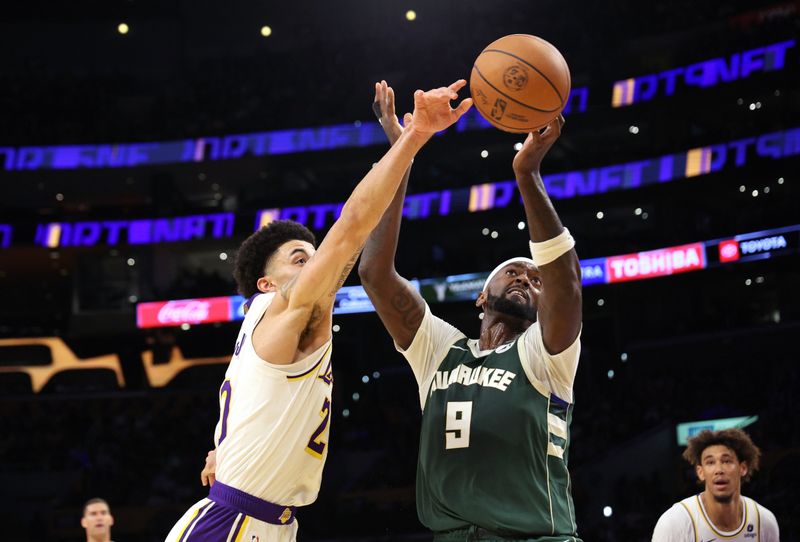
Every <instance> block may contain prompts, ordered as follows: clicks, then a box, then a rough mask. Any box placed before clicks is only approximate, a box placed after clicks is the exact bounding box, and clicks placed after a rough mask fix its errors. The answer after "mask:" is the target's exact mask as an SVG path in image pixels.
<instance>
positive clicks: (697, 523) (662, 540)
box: [653, 495, 780, 542]
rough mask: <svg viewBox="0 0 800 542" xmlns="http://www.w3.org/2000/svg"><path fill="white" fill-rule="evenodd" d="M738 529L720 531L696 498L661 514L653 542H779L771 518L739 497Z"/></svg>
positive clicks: (676, 504) (757, 506)
mask: <svg viewBox="0 0 800 542" xmlns="http://www.w3.org/2000/svg"><path fill="white" fill-rule="evenodd" d="M742 502H743V503H744V506H743V513H742V521H741V523H740V524H739V526H738V527H737V528H736V529H734V530H732V531H721V530H719V529H717V528H716V526H715V525H714V524H713V523H712V522H711V520H710V519H709V517H708V514H706V510H705V507H704V506H703V501H702V499H701V498H700V495H695V496H694V497H689V498H687V499H683V500H682V501H680V502H678V503H675V504H674V505H672V508H670V509H669V510H667V511H666V512H664V514H662V516H661V518H660V519H659V520H658V523H657V524H656V528H655V530H654V531H653V542H712V541H718V542H739V541H742V542H779V540H780V536H779V534H778V522H777V520H776V519H775V516H774V515H773V514H772V512H770V511H769V510H767V509H766V508H764V507H763V506H761V505H760V504H758V503H757V502H756V501H754V500H753V499H750V498H748V497H744V496H743V497H742Z"/></svg>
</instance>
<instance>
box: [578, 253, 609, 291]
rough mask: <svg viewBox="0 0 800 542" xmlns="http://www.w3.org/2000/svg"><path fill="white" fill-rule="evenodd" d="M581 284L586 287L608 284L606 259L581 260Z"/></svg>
mask: <svg viewBox="0 0 800 542" xmlns="http://www.w3.org/2000/svg"><path fill="white" fill-rule="evenodd" d="M581 282H582V283H583V285H584V286H589V285H591V284H603V283H605V282H608V280H607V279H606V258H592V259H590V260H581Z"/></svg>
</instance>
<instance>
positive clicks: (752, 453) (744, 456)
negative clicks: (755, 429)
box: [683, 429, 761, 482]
mask: <svg viewBox="0 0 800 542" xmlns="http://www.w3.org/2000/svg"><path fill="white" fill-rule="evenodd" d="M717 444H719V445H722V446H725V447H727V448H730V449H731V450H733V452H734V453H735V454H736V459H738V460H739V461H740V462H745V463H747V474H746V475H745V476H744V477H743V478H742V479H743V480H744V481H745V482H747V481H748V480H750V475H751V474H752V473H754V472H755V471H757V470H758V467H759V460H760V459H761V450H759V448H758V446H756V445H755V444H753V441H752V440H751V439H750V435H748V434H747V433H745V432H744V431H742V430H741V429H723V430H721V431H710V430H708V429H706V430H704V431H700V432H699V433H697V434H696V435H695V436H693V437H692V438H690V439H689V440H688V442H687V444H686V449H685V450H684V451H683V458H684V459H685V460H686V461H688V462H689V463H690V464H691V465H692V466H693V467H696V466H698V465H700V464H701V463H702V458H703V452H704V451H705V449H706V448H708V447H709V446H714V445H717Z"/></svg>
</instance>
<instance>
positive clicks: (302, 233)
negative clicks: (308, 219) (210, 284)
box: [233, 220, 317, 298]
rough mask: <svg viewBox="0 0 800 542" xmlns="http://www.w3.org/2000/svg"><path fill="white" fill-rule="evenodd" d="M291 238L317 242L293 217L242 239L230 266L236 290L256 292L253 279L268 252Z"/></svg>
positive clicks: (261, 270)
mask: <svg viewBox="0 0 800 542" xmlns="http://www.w3.org/2000/svg"><path fill="white" fill-rule="evenodd" d="M295 239H297V240H300V241H308V242H309V243H311V244H312V245H314V246H315V247H316V246H317V240H316V239H315V237H314V234H313V233H311V230H309V229H308V228H306V227H305V226H303V225H302V224H300V223H298V222H295V221H293V220H275V221H273V222H270V223H269V224H267V225H266V226H264V227H263V228H261V229H260V230H258V231H257V232H255V233H254V234H252V235H251V236H250V237H248V238H247V239H245V240H244V242H243V243H242V245H241V246H240V247H239V251H238V252H237V254H236V263H235V264H234V268H233V278H234V279H235V280H236V289H237V290H238V291H239V293H240V294H241V295H243V296H244V297H245V298H249V297H250V296H252V295H253V294H255V293H256V292H258V287H257V286H256V283H257V282H258V279H260V278H261V277H262V276H264V269H265V268H266V266H267V263H268V262H269V260H270V258H272V255H273V254H274V253H275V251H276V250H278V248H279V247H280V246H281V245H282V244H284V243H285V242H287V241H292V240H295Z"/></svg>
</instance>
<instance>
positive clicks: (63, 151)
mask: <svg viewBox="0 0 800 542" xmlns="http://www.w3.org/2000/svg"><path fill="white" fill-rule="evenodd" d="M587 100H588V89H587V88H585V87H584V88H575V89H573V90H572V92H571V93H570V97H569V99H568V101H567V106H566V107H565V109H564V113H565V114H569V113H576V112H583V111H586V106H587ZM490 126H491V125H490V124H489V123H488V122H486V120H485V119H484V118H483V117H481V116H480V115H479V114H478V113H477V112H476V111H471V112H470V113H468V114H467V115H465V116H464V117H462V118H461V119H460V120H459V121H458V123H457V124H456V126H455V128H454V129H455V131H457V132H463V131H467V130H476V129H484V128H489V127H490ZM385 143H386V135H384V133H383V129H382V128H381V127H380V125H379V124H378V123H376V122H361V121H356V122H354V123H352V124H338V125H333V126H320V127H317V128H295V129H288V130H274V131H270V132H258V133H252V134H235V135H227V136H220V137H199V138H196V139H182V140H176V141H161V142H145V143H115V144H111V143H109V144H99V145H98V144H94V145H54V146H48V147H19V148H15V147H0V165H2V169H4V170H6V171H37V170H45V169H100V168H128V167H137V166H148V165H159V164H172V163H191V162H205V161H213V160H230V159H236V158H242V157H244V156H268V155H281V154H291V153H300V152H313V151H327V150H334V149H344V148H350V147H368V146H371V145H380V144H385Z"/></svg>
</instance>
